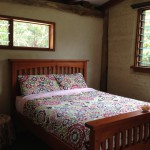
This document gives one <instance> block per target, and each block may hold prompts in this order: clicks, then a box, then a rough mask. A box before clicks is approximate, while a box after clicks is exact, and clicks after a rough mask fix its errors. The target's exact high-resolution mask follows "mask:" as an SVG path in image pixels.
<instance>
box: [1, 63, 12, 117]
mask: <svg viewBox="0 0 150 150" xmlns="http://www.w3.org/2000/svg"><path fill="white" fill-rule="evenodd" d="M10 79H11V70H10V65H9V62H8V60H0V113H6V114H9V113H10V106H11V101H10V97H11V96H10V95H11V93H10V89H11V80H10Z"/></svg>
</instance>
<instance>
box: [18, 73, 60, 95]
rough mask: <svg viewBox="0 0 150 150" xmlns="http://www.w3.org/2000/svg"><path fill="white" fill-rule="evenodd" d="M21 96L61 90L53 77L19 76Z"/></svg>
mask: <svg viewBox="0 0 150 150" xmlns="http://www.w3.org/2000/svg"><path fill="white" fill-rule="evenodd" d="M18 80H19V83H20V88H21V94H22V95H29V94H38V93H45V92H50V91H55V90H60V88H59V85H58V83H57V81H56V79H55V77H54V76H53V75H19V76H18Z"/></svg>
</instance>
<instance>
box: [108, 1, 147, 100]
mask: <svg viewBox="0 0 150 150" xmlns="http://www.w3.org/2000/svg"><path fill="white" fill-rule="evenodd" d="M144 1H146V0H125V1H124V2H122V3H120V4H118V5H116V6H115V7H113V8H111V9H110V11H109V56H108V57H109V62H108V91H109V92H110V93H114V94H118V95H122V96H127V97H132V98H137V99H140V100H144V101H150V74H149V73H137V72H133V70H132V69H130V66H132V65H133V62H134V51H135V36H136V25H137V10H133V9H132V8H131V7H130V5H131V4H135V3H139V2H140V3H141V2H144Z"/></svg>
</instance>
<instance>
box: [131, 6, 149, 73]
mask: <svg viewBox="0 0 150 150" xmlns="http://www.w3.org/2000/svg"><path fill="white" fill-rule="evenodd" d="M144 10H150V7H146V8H140V9H138V18H137V32H136V45H135V55H134V65H133V66H131V68H132V69H133V70H134V71H137V72H145V73H150V67H149V66H139V64H138V60H139V54H140V52H139V45H140V44H139V43H140V42H139V41H140V35H139V34H140V33H141V31H140V27H141V21H140V20H141V14H142V12H143V11H144Z"/></svg>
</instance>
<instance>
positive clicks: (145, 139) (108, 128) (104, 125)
mask: <svg viewBox="0 0 150 150" xmlns="http://www.w3.org/2000/svg"><path fill="white" fill-rule="evenodd" d="M86 126H87V127H89V128H90V131H91V132H90V150H124V149H125V150H150V112H148V113H142V111H135V112H130V113H126V114H122V115H118V116H114V117H109V118H105V119H99V120H95V121H90V122H87V123H86Z"/></svg>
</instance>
